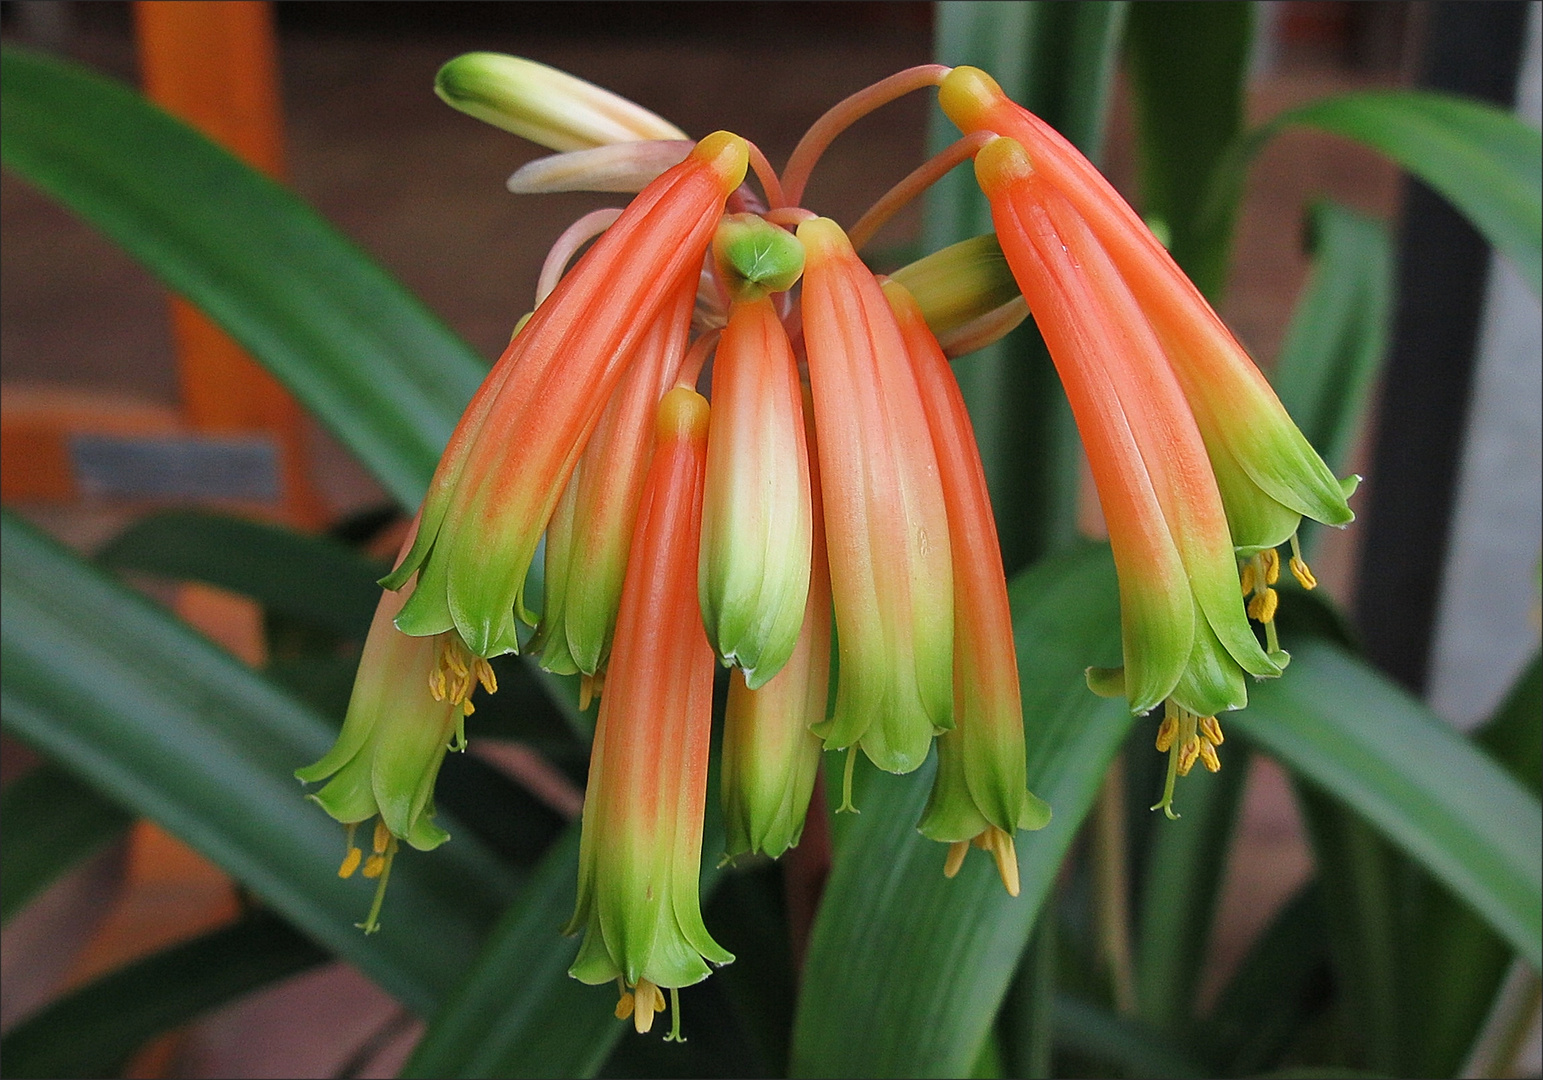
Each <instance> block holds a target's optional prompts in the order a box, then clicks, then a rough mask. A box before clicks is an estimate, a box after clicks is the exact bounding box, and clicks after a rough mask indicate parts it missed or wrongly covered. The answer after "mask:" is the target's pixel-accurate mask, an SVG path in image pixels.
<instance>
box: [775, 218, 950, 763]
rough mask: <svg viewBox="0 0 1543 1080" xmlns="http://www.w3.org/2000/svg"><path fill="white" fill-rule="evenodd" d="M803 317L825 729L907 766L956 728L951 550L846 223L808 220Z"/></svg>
mask: <svg viewBox="0 0 1543 1080" xmlns="http://www.w3.org/2000/svg"><path fill="white" fill-rule="evenodd" d="M798 238H799V241H800V242H801V243H802V244H803V246H804V283H803V293H802V313H803V325H804V345H805V349H806V352H807V355H808V362H809V381H810V388H811V392H812V395H813V398H814V419H815V428H816V430H817V432H818V454H817V456H818V464H817V467H818V469H819V471H820V484H821V490H822V494H823V502H824V512H825V528H826V537H825V539H826V545H827V551H828V555H829V563H830V578H831V593H832V597H833V602H834V609H835V622H836V641H837V649H838V661H837V668H838V676H837V680H836V701H835V705H834V708H833V710H832V714H831V716H830V718H829V719H827V720H826V721H824V722H823V723H822V724H820V725H819V726H818V727H817V728H816V729H815V731H816V734H818V735H820V736H821V738H823V739H824V740H825V747H826V749H844V748H847V747H850V746H854V745H857V746H861V747H862V749H863V752H864V753H865V754H867V755H868V757H869V759H870V760H872V761H873V763H874V764H875V765H877V766H878V767H879V768H881V769H884V770H886V771H888V772H899V773H904V772H910V771H911V770H913V769H915V768H917V767H919V766H920V765H921V764H922V762H923V761H925V760H926V757H927V751H928V750H929V748H930V747H931V745H932V737H933V736H934V735H935V734H937V733H938V732H941V731H946V730H948V729H949V728H951V727H952V726H953V723H954V721H953V639H954V611H953V607H954V605H953V556H952V553H951V551H950V547H949V533H948V515H947V512H946V510H945V509H944V502H943V490H942V485H941V482H940V480H939V477H938V461H937V455H936V452H935V451H934V449H933V445H932V437H931V434H930V433H929V431H928V427H927V416H926V410H925V408H924V406H923V404H922V398H921V390H920V388H919V387H918V386H917V383H916V377H915V374H914V373H913V372H912V370H911V364H910V360H909V358H908V356H907V352H906V345H905V341H904V339H903V338H902V337H901V334H900V328H899V326H898V325H897V324H896V322H895V316H894V313H893V312H892V311H891V310H890V307H889V303H888V302H887V301H886V300H885V299H884V293H883V291H882V290H881V289H880V288H879V284H878V282H877V280H876V279H875V278H874V276H873V273H872V272H871V271H870V270H869V269H868V268H867V267H866V266H864V265H863V263H862V261H861V260H860V259H858V257H857V255H856V253H855V252H854V251H853V250H852V245H851V243H850V242H849V241H848V240H847V237H846V234H845V233H844V232H842V230H841V228H840V226H838V225H837V224H836V223H835V222H833V221H830V220H829V219H826V218H812V219H809V220H807V221H804V222H802V223H801V224H800V225H799V226H798Z"/></svg>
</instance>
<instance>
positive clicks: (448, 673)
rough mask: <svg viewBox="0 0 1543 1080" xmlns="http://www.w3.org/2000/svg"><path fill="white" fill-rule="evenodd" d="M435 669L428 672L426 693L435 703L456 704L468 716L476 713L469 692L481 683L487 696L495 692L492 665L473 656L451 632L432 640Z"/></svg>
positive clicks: (496, 690) (496, 677)
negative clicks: (427, 691) (446, 702)
mask: <svg viewBox="0 0 1543 1080" xmlns="http://www.w3.org/2000/svg"><path fill="white" fill-rule="evenodd" d="M434 642H435V652H434V670H433V671H431V672H429V694H430V696H432V697H433V698H434V700H435V701H448V702H450V704H452V705H459V706H461V707H462V709H464V710H465V715H467V716H470V715H471V714H472V713H473V712H475V711H476V710H475V708H474V707H473V706H472V703H471V695H472V691H473V690H475V689H476V688H477V686H478V685H479V684H480V685H481V686H482V689H483V690H485V691H487V692H488V693H490V694H495V693H497V692H498V676H497V675H495V674H493V665H491V664H489V663H488V662H487V661H486V660H484V659H483V658H482V657H480V656H478V655H476V654H475V653H473V652H472V651H471V650H470V649H468V648H467V647H466V646H465V645H464V644H462V643H461V638H460V635H458V634H456V633H455V632H454V631H449V632H447V633H443V634H439V635H438V636H436V637H435V639H434Z"/></svg>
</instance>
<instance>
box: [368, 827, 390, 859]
mask: <svg viewBox="0 0 1543 1080" xmlns="http://www.w3.org/2000/svg"><path fill="white" fill-rule="evenodd" d="M389 843H391V830H390V829H389V828H387V827H386V819H385V818H376V819H375V835H374V836H372V837H370V847H372V848H373V849H374V850H375V854H377V855H384V854H385V853H386V845H387V844H389Z"/></svg>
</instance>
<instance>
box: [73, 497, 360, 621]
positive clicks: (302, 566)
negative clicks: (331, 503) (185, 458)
mask: <svg viewBox="0 0 1543 1080" xmlns="http://www.w3.org/2000/svg"><path fill="white" fill-rule="evenodd" d="M97 559H98V560H99V561H100V562H101V563H102V564H103V565H104V566H109V567H112V568H113V569H115V570H138V571H143V572H146V573H151V574H160V575H164V576H166V577H170V578H177V579H182V580H193V581H202V582H204V583H206V584H209V585H218V586H219V587H221V588H224V589H229V590H230V591H231V592H236V593H240V594H242V595H243V596H249V597H251V598H252V599H253V600H256V601H257V602H258V603H260V604H261V605H262V606H263V607H264V608H265V609H266V610H268V611H272V612H276V613H281V614H284V615H289V616H292V617H294V618H297V619H303V620H305V621H306V622H309V623H314V624H316V625H318V626H325V627H328V628H329V629H332V630H335V631H337V632H338V633H339V634H343V635H345V636H355V637H357V636H360V635H362V634H363V632H364V631H365V629H367V628H368V627H369V625H370V619H371V617H372V616H373V615H374V614H375V605H376V604H377V603H378V602H379V601H380V586H379V585H377V584H375V579H376V578H378V577H380V575H381V574H383V573H385V571H386V568H385V567H383V566H381V565H380V564H379V563H376V562H374V561H372V560H370V559H366V558H365V557H364V556H362V555H360V554H359V553H358V552H356V551H354V550H353V549H352V548H350V547H348V546H347V545H346V544H342V543H339V542H338V541H336V540H332V539H329V538H327V537H324V536H307V535H305V534H304V533H298V532H295V531H294V530H292V529H285V528H281V527H280V526H277V525H269V524H267V523H265V522H258V521H248V520H245V519H243V518H235V517H229V516H227V515H224V514H212V513H208V512H205V511H198V510H171V511H165V512H163V513H159V514H151V515H150V516H148V517H145V518H141V519H140V520H139V521H136V522H135V523H134V524H133V525H131V526H129V527H128V528H127V529H125V530H124V531H123V532H121V533H119V534H118V535H117V536H115V537H114V538H113V539H112V540H111V541H110V542H109V543H108V544H107V546H106V547H104V548H103V549H102V550H101V551H100V552H98V554H97Z"/></svg>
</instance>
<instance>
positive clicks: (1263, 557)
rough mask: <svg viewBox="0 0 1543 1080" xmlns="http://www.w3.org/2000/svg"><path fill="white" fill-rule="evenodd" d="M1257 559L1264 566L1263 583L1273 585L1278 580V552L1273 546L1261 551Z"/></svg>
mask: <svg viewBox="0 0 1543 1080" xmlns="http://www.w3.org/2000/svg"><path fill="white" fill-rule="evenodd" d="M1259 561H1260V563H1261V565H1262V566H1263V567H1264V583H1265V584H1266V585H1274V584H1275V583H1276V582H1277V581H1279V580H1280V552H1278V551H1276V550H1275V549H1274V548H1269V549H1268V550H1265V551H1261V552H1260V553H1259Z"/></svg>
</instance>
